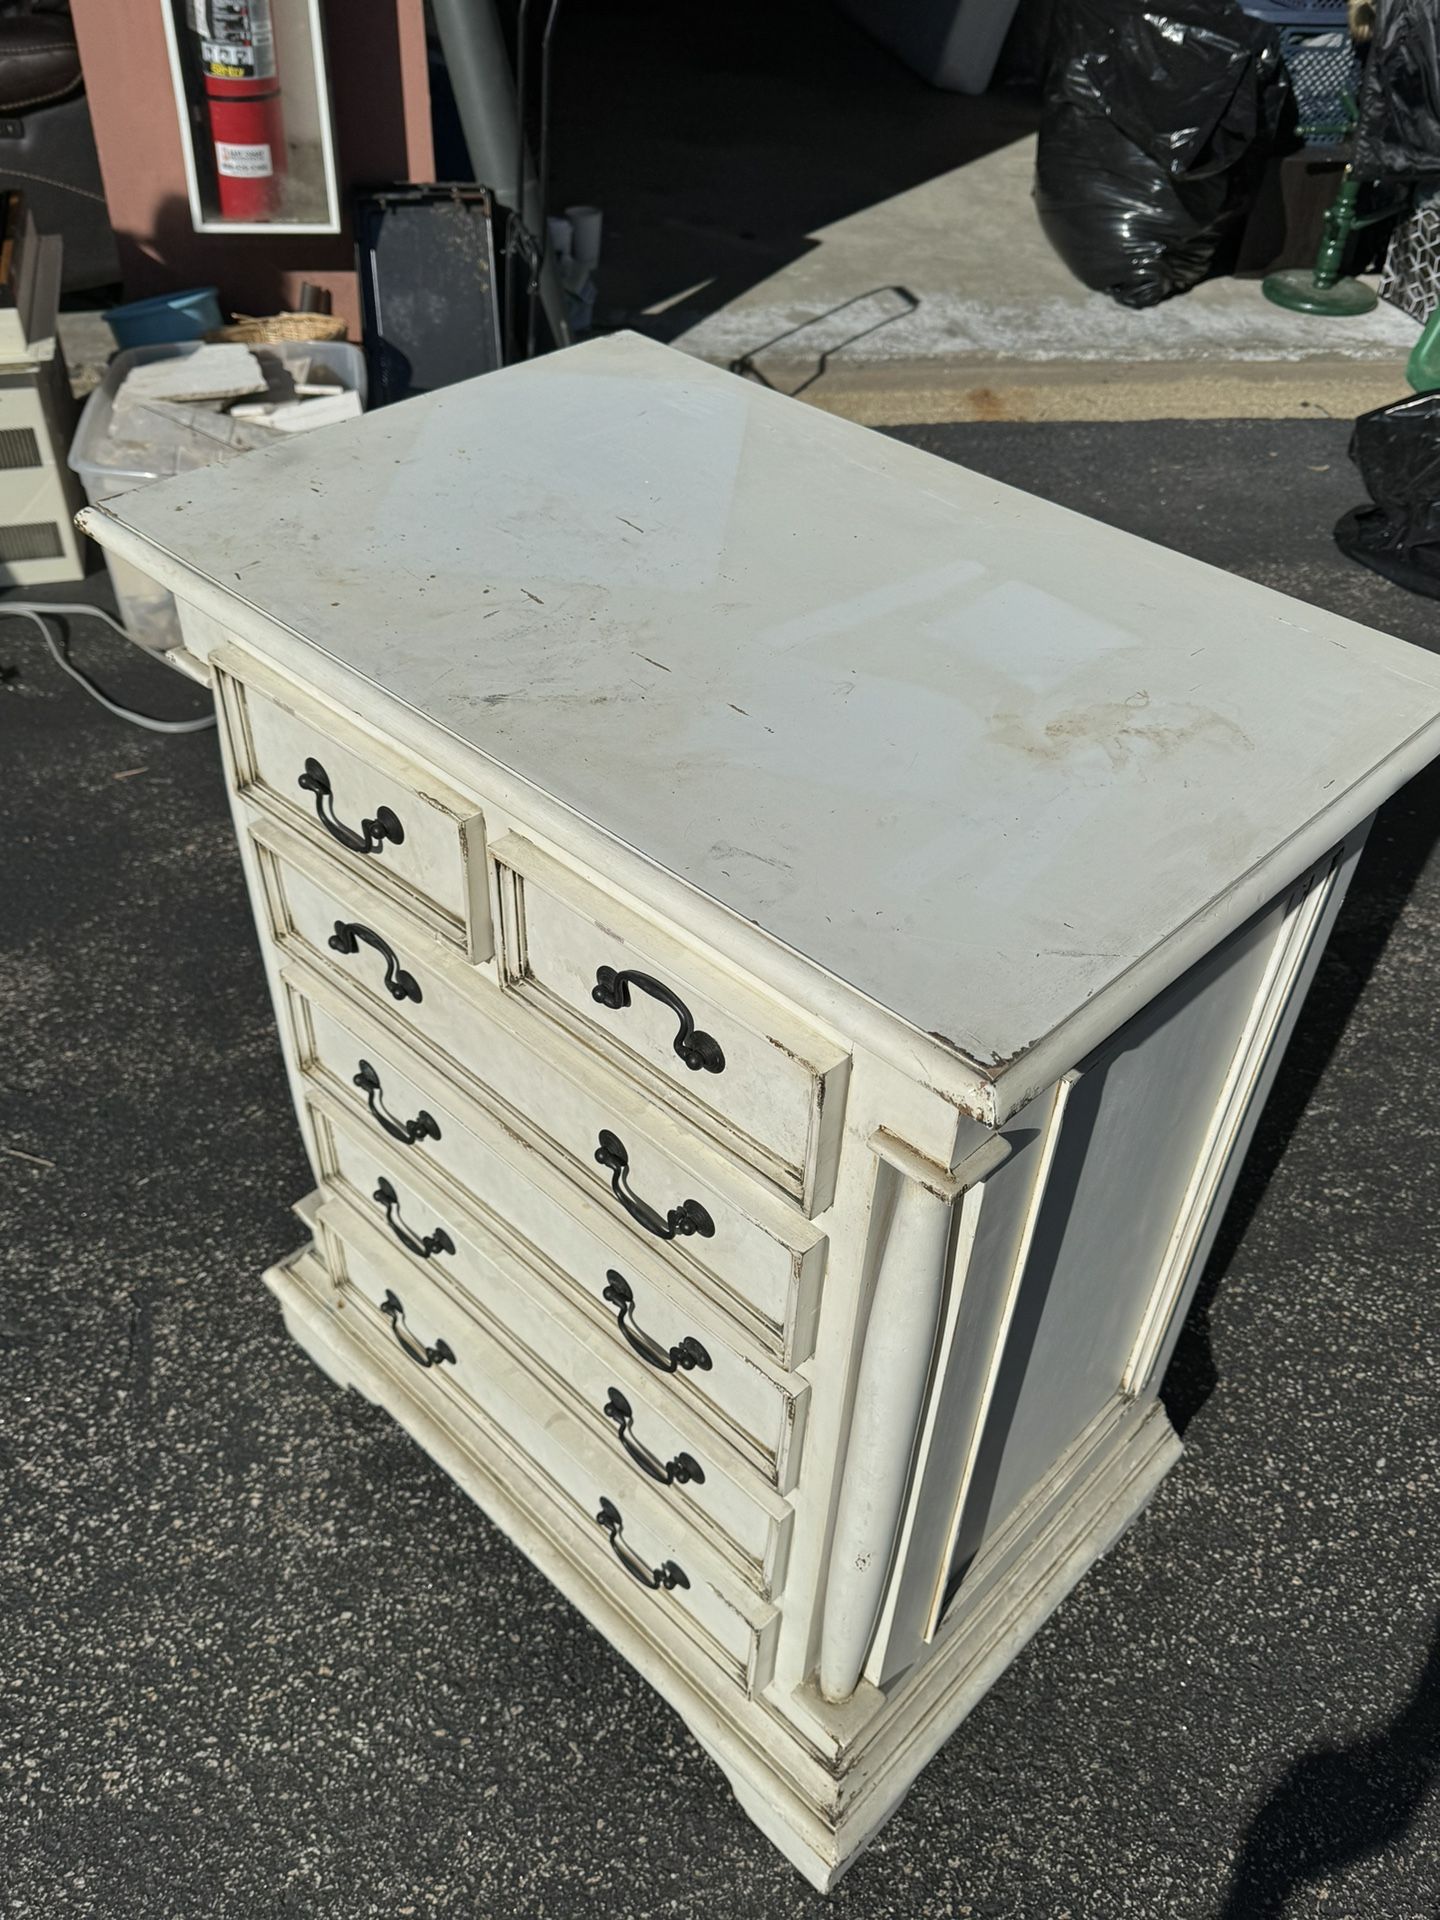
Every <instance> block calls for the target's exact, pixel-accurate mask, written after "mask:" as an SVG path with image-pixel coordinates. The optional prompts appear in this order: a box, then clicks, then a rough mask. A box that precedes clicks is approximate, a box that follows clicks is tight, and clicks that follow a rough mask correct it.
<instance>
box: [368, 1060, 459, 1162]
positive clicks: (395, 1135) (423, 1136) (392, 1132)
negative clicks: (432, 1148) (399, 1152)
mask: <svg viewBox="0 0 1440 1920" xmlns="http://www.w3.org/2000/svg"><path fill="white" fill-rule="evenodd" d="M359 1068H360V1070H359V1072H358V1073H357V1074H356V1075H355V1085H356V1086H357V1087H359V1089H360V1091H361V1092H362V1093H363V1094H364V1095H365V1104H366V1106H367V1107H369V1109H370V1111H371V1113H372V1114H374V1116H375V1118H376V1119H377V1120H378V1121H379V1122H380V1125H381V1126H382V1127H383V1128H384V1129H385V1131H386V1133H388V1134H389V1136H390V1138H391V1139H392V1140H399V1141H400V1142H401V1143H402V1144H403V1145H404V1146H407V1147H413V1146H414V1144H415V1142H416V1141H417V1140H438V1139H439V1138H440V1129H439V1127H437V1126H436V1124H435V1122H434V1120H433V1119H432V1118H431V1117H430V1115H429V1114H428V1113H426V1111H425V1109H424V1108H423V1107H422V1108H421V1109H420V1111H419V1113H417V1114H416V1116H415V1118H414V1119H413V1120H392V1119H391V1118H390V1116H389V1114H388V1113H386V1111H385V1109H384V1107H383V1105H382V1104H381V1086H380V1076H379V1074H378V1073H377V1072H376V1071H375V1069H374V1067H372V1066H371V1064H370V1062H369V1061H368V1060H362V1061H360V1063H359Z"/></svg>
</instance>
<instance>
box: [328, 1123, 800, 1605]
mask: <svg viewBox="0 0 1440 1920" xmlns="http://www.w3.org/2000/svg"><path fill="white" fill-rule="evenodd" d="M312 1111H313V1113H314V1118H315V1122H316V1129H317V1133H318V1135H319V1137H320V1138H321V1140H322V1142H323V1145H322V1175H323V1178H324V1180H325V1183H326V1191H327V1192H337V1193H339V1194H340V1195H342V1197H343V1198H344V1199H345V1200H346V1201H347V1202H348V1204H349V1206H350V1208H351V1209H353V1213H354V1216H355V1217H354V1223H353V1224H348V1223H347V1224H346V1225H345V1227H344V1236H345V1238H346V1240H347V1242H348V1244H349V1245H350V1247H351V1248H352V1250H353V1252H354V1255H355V1261H356V1262H361V1261H363V1262H368V1264H369V1267H370V1268H371V1269H375V1270H379V1269H380V1268H390V1267H392V1266H393V1262H394V1256H395V1251H396V1248H397V1247H398V1249H399V1251H400V1253H401V1254H402V1256H404V1257H405V1258H406V1260H407V1261H409V1262H416V1263H419V1264H422V1265H423V1267H424V1268H425V1270H426V1272H427V1273H432V1274H433V1275H434V1276H435V1278H436V1280H437V1282H438V1283H440V1284H442V1285H443V1286H444V1288H445V1289H446V1291H447V1292H449V1293H451V1294H453V1295H456V1296H458V1297H459V1298H460V1300H461V1301H462V1303H463V1304H464V1305H466V1306H467V1307H469V1308H473V1309H475V1310H476V1311H477V1312H478V1314H479V1316H480V1318H481V1319H483V1321H484V1323H485V1325H486V1326H487V1327H488V1328H489V1330H490V1331H491V1333H492V1334H494V1335H495V1337H496V1338H497V1339H499V1340H501V1341H502V1342H503V1343H504V1344H506V1345H508V1346H512V1347H514V1348H515V1349H516V1350H517V1351H518V1352H519V1353H520V1355H521V1358H522V1359H523V1360H524V1361H525V1363H526V1364H527V1365H528V1366H529V1367H530V1368H531V1369H532V1371H533V1372H534V1373H535V1374H536V1375H537V1376H538V1377H539V1378H540V1379H542V1380H543V1381H544V1383H545V1385H546V1387H547V1388H548V1390H549V1391H550V1393H551V1394H552V1395H553V1396H554V1398H556V1399H557V1400H560V1401H562V1402H564V1404H565V1405H566V1406H567V1407H568V1408H569V1410H570V1412H571V1413H572V1414H573V1415H574V1416H575V1418H576V1419H577V1420H578V1421H579V1422H580V1423H581V1424H582V1425H583V1426H585V1427H586V1428H588V1430H589V1432H590V1433H591V1435H592V1436H593V1438H594V1440H595V1442H596V1444H597V1445H598V1446H600V1447H601V1448H609V1449H610V1450H611V1452H612V1453H613V1456H614V1458H613V1467H614V1478H615V1483H616V1486H617V1487H618V1488H621V1489H626V1488H628V1485H629V1482H630V1480H631V1477H632V1476H633V1477H634V1478H635V1479H637V1480H639V1481H641V1483H642V1485H643V1484H645V1483H648V1486H647V1487H646V1491H647V1492H649V1491H652V1490H653V1493H654V1497H655V1498H658V1499H659V1500H660V1501H661V1502H662V1504H663V1505H664V1506H665V1508H666V1509H667V1510H668V1511H671V1512H673V1514H674V1515H675V1516H676V1518H677V1520H678V1521H680V1522H681V1523H682V1524H683V1525H684V1526H686V1527H687V1528H689V1529H691V1530H693V1531H694V1532H695V1533H696V1534H697V1536H698V1537H699V1538H701V1539H702V1540H704V1541H705V1542H707V1544H708V1545H709V1547H710V1549H711V1550H712V1552H715V1553H718V1554H719V1555H720V1556H721V1557H722V1558H724V1559H725V1560H726V1561H727V1562H728V1563H729V1564H730V1565H731V1567H733V1568H734V1569H735V1570H736V1571H737V1572H738V1573H739V1574H740V1576H741V1577H742V1578H743V1579H744V1580H745V1581H746V1582H747V1583H748V1584H749V1585H750V1586H752V1587H754V1588H755V1590H756V1592H758V1593H761V1594H765V1595H768V1594H770V1593H771V1592H773V1591H774V1590H775V1589H776V1587H777V1586H778V1580H779V1575H780V1572H781V1564H780V1556H781V1552H782V1549H783V1546H784V1545H785V1543H786V1541H787V1539H788V1533H789V1521H790V1518H791V1509H790V1506H789V1503H788V1502H787V1501H784V1500H781V1499H780V1498H779V1497H778V1496H777V1495H776V1494H775V1492H774V1491H773V1489H771V1488H769V1487H767V1486H766V1484H765V1483H764V1482H763V1481H762V1480H761V1479H760V1478H759V1477H758V1476H757V1475H754V1474H752V1473H750V1472H749V1471H748V1470H747V1469H746V1468H745V1466H744V1465H743V1463H741V1462H740V1461H738V1460H737V1459H736V1458H735V1456H734V1455H733V1454H732V1453H731V1452H730V1451H729V1450H728V1449H727V1448H726V1447H725V1446H724V1445H723V1444H720V1443H718V1442H717V1441H716V1437H715V1435H714V1434H713V1432H711V1430H710V1429H709V1428H708V1427H707V1426H706V1424H705V1422H704V1421H703V1419H701V1418H700V1417H699V1416H698V1415H697V1413H696V1412H695V1410H694V1408H693V1407H692V1408H689V1409H686V1407H685V1406H684V1404H683V1403H679V1404H678V1405H677V1404H676V1403H675V1402H673V1401H671V1400H670V1399H669V1397H668V1396H666V1395H665V1394H663V1392H662V1391H661V1390H660V1389H659V1387H658V1385H657V1384H652V1383H651V1382H650V1381H649V1380H647V1379H645V1378H644V1377H643V1371H642V1369H641V1368H640V1367H639V1366H638V1365H636V1364H633V1363H628V1356H627V1355H626V1354H625V1352H624V1350H623V1348H622V1349H621V1350H620V1351H616V1350H614V1349H610V1350H608V1351H607V1349H606V1347H604V1346H600V1347H597V1346H596V1345H593V1344H592V1341H593V1339H594V1334H593V1331H592V1329H591V1328H590V1326H589V1325H588V1323H587V1322H586V1321H585V1319H584V1317H583V1316H582V1315H580V1314H578V1313H577V1312H576V1311H575V1310H574V1309H573V1308H570V1307H567V1305H566V1302H565V1300H564V1299H563V1298H562V1297H561V1296H559V1295H557V1294H555V1293H553V1292H552V1291H551V1289H550V1288H549V1287H548V1286H547V1285H546V1283H545V1282H544V1281H543V1280H542V1279H541V1278H539V1277H538V1276H537V1275H536V1274H535V1273H534V1272H533V1271H531V1270H530V1269H528V1268H527V1267H526V1265H525V1264H524V1262H523V1261H522V1260H521V1259H520V1258H519V1257H518V1256H517V1255H516V1254H515V1253H514V1251H513V1250H512V1249H510V1248H507V1247H505V1246H504V1245H502V1244H501V1243H499V1242H497V1241H494V1240H492V1239H491V1238H490V1236H489V1235H488V1234H486V1233H485V1232H484V1231H483V1230H482V1229H481V1228H480V1227H479V1226H478V1225H477V1223H476V1222H474V1221H473V1220H471V1219H470V1218H469V1216H468V1215H467V1214H466V1213H464V1212H463V1211H462V1210H461V1209H460V1207H459V1206H458V1204H456V1202H455V1200H454V1198H453V1196H449V1195H447V1194H446V1193H445V1192H444V1191H443V1190H437V1189H436V1188H435V1187H433V1186H431V1185H429V1184H428V1183H426V1184H419V1183H417V1178H416V1176H415V1174H414V1173H413V1171H407V1170H406V1169H405V1168H404V1167H403V1166H401V1165H400V1164H399V1163H398V1160H396V1159H393V1158H388V1157H387V1156H386V1154H385V1153H384V1152H382V1151H380V1150H378V1149H377V1147H376V1144H375V1143H374V1142H373V1141H372V1140H367V1139H365V1138H364V1137H363V1136H357V1135H355V1134H353V1133H352V1132H351V1131H350V1130H349V1128H348V1127H347V1125H346V1124H345V1122H344V1120H343V1119H342V1118H341V1117H339V1116H338V1115H337V1114H334V1113H332V1112H330V1110H329V1108H328V1105H327V1104H325V1103H323V1102H317V1105H316V1106H315V1107H314V1108H313V1109H312ZM331 1217H332V1219H335V1220H337V1221H338V1219H339V1218H340V1216H339V1215H337V1214H335V1213H333V1212H332V1215H331ZM437 1236H443V1238H437ZM401 1291H402V1292H403V1289H402V1290H401Z"/></svg>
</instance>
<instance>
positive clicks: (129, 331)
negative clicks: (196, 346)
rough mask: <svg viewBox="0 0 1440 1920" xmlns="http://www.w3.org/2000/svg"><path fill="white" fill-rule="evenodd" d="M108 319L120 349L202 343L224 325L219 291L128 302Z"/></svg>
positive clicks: (203, 289) (208, 289)
mask: <svg viewBox="0 0 1440 1920" xmlns="http://www.w3.org/2000/svg"><path fill="white" fill-rule="evenodd" d="M105 319H106V323H107V324H108V326H109V328H110V331H111V333H113V334H114V336H115V344H116V346H118V347H156V346H166V345H168V344H169V343H170V342H171V341H173V340H199V339H201V338H202V337H203V336H204V335H205V334H207V333H209V332H211V331H212V329H214V328H215V327H218V326H219V325H220V324H221V315H220V290H219V288H218V287H187V288H186V289H185V291H184V292H183V293H157V294H156V295H155V297H154V299H152V300H129V301H127V302H126V304H125V305H124V306H123V307H111V309H110V311H109V312H108V313H107V314H106V316H105Z"/></svg>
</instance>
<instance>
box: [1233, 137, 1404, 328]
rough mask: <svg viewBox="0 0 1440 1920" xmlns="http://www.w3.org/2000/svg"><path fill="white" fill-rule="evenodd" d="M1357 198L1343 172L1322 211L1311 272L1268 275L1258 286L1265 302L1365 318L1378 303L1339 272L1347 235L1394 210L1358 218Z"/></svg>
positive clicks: (1353, 185) (1355, 185)
mask: <svg viewBox="0 0 1440 1920" xmlns="http://www.w3.org/2000/svg"><path fill="white" fill-rule="evenodd" d="M1359 196H1360V182H1359V181H1358V180H1357V179H1356V178H1355V176H1354V174H1353V173H1352V172H1351V171H1350V169H1349V167H1346V169H1345V172H1344V175H1343V177H1342V179H1341V181H1340V191H1339V192H1338V193H1337V194H1336V196H1335V198H1334V199H1333V200H1332V201H1331V203H1330V205H1329V206H1328V207H1327V208H1326V209H1325V224H1324V227H1323V228H1322V230H1321V238H1320V251H1319V253H1317V254H1316V256H1315V265H1314V266H1313V267H1309V268H1306V267H1287V268H1286V269H1285V270H1284V272H1283V273H1270V274H1267V275H1266V276H1265V278H1264V279H1263V280H1262V281H1261V283H1260V289H1261V292H1262V293H1263V294H1264V295H1265V298H1266V299H1267V300H1273V301H1274V302H1275V305H1276V306H1277V307H1288V308H1289V309H1290V311H1291V312H1292V313H1318V314H1335V315H1341V316H1343V315H1349V314H1356V313H1369V311H1370V309H1371V308H1372V307H1373V306H1375V305H1376V303H1377V295H1376V294H1375V293H1373V292H1372V291H1371V289H1370V288H1369V287H1367V286H1366V285H1365V284H1364V282H1363V281H1361V280H1354V279H1351V278H1350V277H1349V276H1348V275H1343V276H1342V274H1341V272H1340V268H1341V266H1342V265H1343V264H1344V260H1345V249H1346V247H1347V245H1348V244H1349V240H1350V235H1351V234H1352V233H1354V232H1355V230H1356V229H1357V228H1358V227H1368V226H1370V225H1372V224H1373V223H1374V222H1375V221H1376V220H1384V219H1386V218H1388V216H1389V214H1390V212H1391V211H1393V209H1390V208H1387V209H1386V210H1385V211H1384V212H1382V213H1371V214H1359V213H1356V211H1355V203H1356V201H1357V200H1358V198H1359Z"/></svg>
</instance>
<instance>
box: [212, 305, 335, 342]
mask: <svg viewBox="0 0 1440 1920" xmlns="http://www.w3.org/2000/svg"><path fill="white" fill-rule="evenodd" d="M345 332H346V328H345V322H344V321H343V320H341V319H339V318H338V317H337V316H336V315H335V314H333V313H272V314H271V315H270V317H269V318H268V319H267V320H257V319H255V318H254V317H253V316H252V315H250V314H248V313H237V314H236V316H235V318H234V319H233V320H232V321H231V323H230V325H229V326H228V327H216V328H215V329H214V331H213V332H211V333H207V334H206V336H205V338H206V339H207V340H234V341H238V343H239V344H240V345H241V346H242V347H269V346H274V345H276V344H277V343H278V342H279V341H281V340H343V339H344V338H345Z"/></svg>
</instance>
